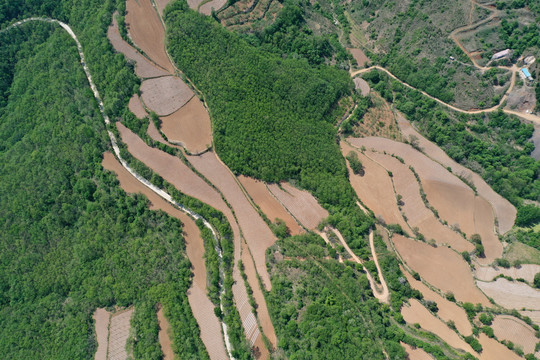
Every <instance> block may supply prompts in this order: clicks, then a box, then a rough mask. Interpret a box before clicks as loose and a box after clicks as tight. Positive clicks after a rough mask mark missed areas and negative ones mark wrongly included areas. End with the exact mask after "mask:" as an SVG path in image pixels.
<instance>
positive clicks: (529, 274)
mask: <svg viewBox="0 0 540 360" xmlns="http://www.w3.org/2000/svg"><path fill="white" fill-rule="evenodd" d="M539 272H540V265H533V264H525V265H520V267H519V268H517V267H511V268H508V269H506V268H503V267H497V266H477V267H476V269H475V271H474V276H475V277H476V278H477V279H478V280H482V281H492V280H493V278H495V277H496V276H498V275H501V274H502V275H504V276H510V277H511V278H512V279H520V278H521V279H525V280H527V281H528V282H529V283H532V282H533V280H534V275H536V274H537V273H539Z"/></svg>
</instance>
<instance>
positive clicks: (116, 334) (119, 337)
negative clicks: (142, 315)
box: [107, 309, 133, 360]
mask: <svg viewBox="0 0 540 360" xmlns="http://www.w3.org/2000/svg"><path fill="white" fill-rule="evenodd" d="M132 314H133V309H127V310H123V311H119V312H116V313H114V314H113V315H112V316H111V324H110V326H109V348H108V351H107V352H108V358H109V360H127V358H128V353H127V349H126V345H127V339H128V337H129V330H130V327H131V323H130V321H131V315H132Z"/></svg>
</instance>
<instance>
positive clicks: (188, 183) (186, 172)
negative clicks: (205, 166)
mask: <svg viewBox="0 0 540 360" xmlns="http://www.w3.org/2000/svg"><path fill="white" fill-rule="evenodd" d="M116 126H117V127H118V131H119V132H120V136H121V139H122V141H123V142H124V143H125V144H126V145H127V147H128V151H129V152H130V153H131V154H132V155H133V156H134V157H135V158H136V159H138V160H140V161H142V162H143V163H145V164H146V165H147V166H148V167H150V168H151V169H152V170H153V171H155V172H156V173H158V174H159V175H161V176H162V177H163V178H164V179H165V180H167V181H168V182H169V183H171V184H172V185H174V186H175V187H176V188H177V189H178V190H180V191H181V192H183V193H184V194H186V195H189V196H192V197H194V198H197V199H199V200H201V201H202V202H204V203H206V204H208V205H210V206H213V207H214V208H216V209H218V210H220V211H222V212H224V213H225V214H227V213H229V208H228V207H227V205H226V204H225V202H224V201H223V199H222V198H221V196H220V195H219V193H218V192H217V191H215V190H214V189H213V188H212V187H211V186H210V185H208V184H207V183H206V182H205V181H204V180H203V179H201V178H200V177H199V176H197V175H196V174H195V173H194V172H193V171H192V170H191V169H190V168H189V167H188V166H187V165H186V164H184V163H183V162H182V160H180V158H178V157H176V156H172V155H169V154H167V153H165V152H163V151H161V150H158V149H155V148H152V147H150V146H148V145H146V143H145V142H144V141H142V140H141V139H140V138H139V137H138V136H137V135H136V134H135V133H133V132H132V131H131V130H129V129H128V128H126V127H125V126H124V125H123V124H121V123H116Z"/></svg>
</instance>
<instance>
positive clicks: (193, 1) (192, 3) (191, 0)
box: [187, 0, 203, 10]
mask: <svg viewBox="0 0 540 360" xmlns="http://www.w3.org/2000/svg"><path fill="white" fill-rule="evenodd" d="M202 2H203V0H188V1H187V3H188V5H189V7H190V9H193V10H197V9H198V8H199V4H200V3H202Z"/></svg>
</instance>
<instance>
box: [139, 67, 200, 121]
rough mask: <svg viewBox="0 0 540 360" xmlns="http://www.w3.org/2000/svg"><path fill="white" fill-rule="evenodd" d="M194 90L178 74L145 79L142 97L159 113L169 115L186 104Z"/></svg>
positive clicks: (145, 102) (148, 105) (149, 106)
mask: <svg viewBox="0 0 540 360" xmlns="http://www.w3.org/2000/svg"><path fill="white" fill-rule="evenodd" d="M193 95H194V94H193V91H191V89H190V88H189V87H188V86H187V85H186V84H185V83H184V82H183V81H182V79H180V78H179V77H176V76H163V77H160V78H156V79H149V80H145V81H143V83H142V85H141V98H142V101H143V102H144V104H145V105H146V106H147V107H148V108H149V109H151V110H153V111H154V112H155V113H156V114H158V115H169V114H172V113H173V112H175V111H177V110H178V109H180V108H181V107H182V106H184V105H185V104H186V103H187V102H188V101H189V100H190V99H191V98H192V97H193Z"/></svg>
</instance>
